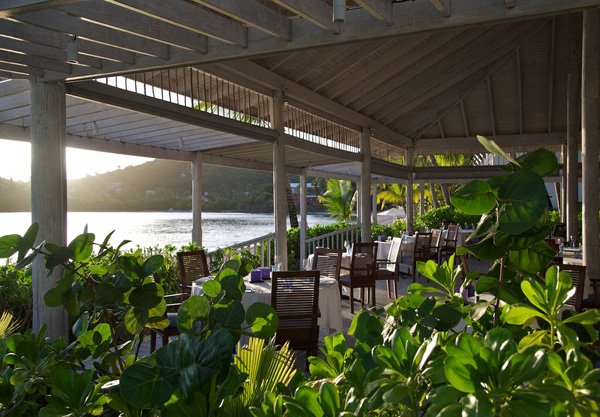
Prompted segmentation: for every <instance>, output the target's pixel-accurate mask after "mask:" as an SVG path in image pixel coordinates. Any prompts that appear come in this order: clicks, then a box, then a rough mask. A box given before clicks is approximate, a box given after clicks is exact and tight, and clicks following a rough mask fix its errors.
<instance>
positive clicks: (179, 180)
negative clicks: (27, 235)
mask: <svg viewBox="0 0 600 417" xmlns="http://www.w3.org/2000/svg"><path fill="white" fill-rule="evenodd" d="M202 186H203V193H204V196H205V200H204V201H203V206H202V209H203V210H205V211H226V210H231V211H234V210H235V211H244V212H272V211H273V194H272V187H273V179H272V174H271V173H268V172H257V171H250V170H240V169H234V168H225V167H216V166H212V165H205V166H204V167H203V178H202ZM67 194H68V209H69V210H70V211H144V210H169V209H174V210H191V208H192V200H191V194H192V180H191V164H190V163H186V162H175V161H166V160H158V159H157V160H154V161H150V162H146V163H145V164H142V165H137V166H129V167H127V168H123V169H118V170H116V171H112V172H107V173H105V174H99V175H95V176H88V177H86V178H81V179H76V180H71V181H69V182H68V191H67ZM28 210H30V184H29V183H28V182H19V181H12V180H7V179H2V178H0V211H28Z"/></svg>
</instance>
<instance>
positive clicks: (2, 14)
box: [0, 0, 84, 19]
mask: <svg viewBox="0 0 600 417" xmlns="http://www.w3.org/2000/svg"><path fill="white" fill-rule="evenodd" d="M80 1H84V0H3V1H2V3H0V19H1V18H6V17H10V16H13V15H17V14H22V13H28V12H34V11H36V10H42V9H52V8H54V7H57V6H62V5H65V4H71V3H77V2H80Z"/></svg>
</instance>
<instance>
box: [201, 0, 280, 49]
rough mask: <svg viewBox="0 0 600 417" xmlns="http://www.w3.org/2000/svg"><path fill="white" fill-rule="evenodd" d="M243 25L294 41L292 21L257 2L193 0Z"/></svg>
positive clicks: (253, 0) (244, 0) (243, 0)
mask: <svg viewBox="0 0 600 417" xmlns="http://www.w3.org/2000/svg"><path fill="white" fill-rule="evenodd" d="M193 1H194V3H198V4H200V5H201V6H204V7H207V8H209V9H212V10H214V11H217V12H219V13H222V14H224V15H226V16H229V17H231V18H233V19H236V20H239V21H240V22H242V23H245V24H248V25H250V26H254V27H255V28H257V29H260V30H262V31H263V32H266V33H268V34H270V35H273V36H276V37H278V38H282V39H285V40H287V41H289V40H292V24H291V22H290V20H289V19H288V18H287V17H285V16H283V15H281V14H279V13H277V12H276V11H275V10H273V9H271V8H269V7H267V6H265V5H263V4H261V3H259V2H257V1H256V0H193Z"/></svg>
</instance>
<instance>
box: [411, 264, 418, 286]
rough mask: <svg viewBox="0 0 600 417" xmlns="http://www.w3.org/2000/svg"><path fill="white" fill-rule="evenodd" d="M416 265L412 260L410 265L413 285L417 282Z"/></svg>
mask: <svg viewBox="0 0 600 417" xmlns="http://www.w3.org/2000/svg"><path fill="white" fill-rule="evenodd" d="M416 266H417V264H416V261H415V260H414V259H413V264H412V277H413V284H414V283H415V282H417V268H416Z"/></svg>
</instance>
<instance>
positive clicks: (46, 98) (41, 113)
mask: <svg viewBox="0 0 600 417" xmlns="http://www.w3.org/2000/svg"><path fill="white" fill-rule="evenodd" d="M65 100H66V96H65V84H64V83H63V82H49V83H44V82H41V81H39V80H37V79H36V78H32V79H31V128H30V140H31V217H32V221H33V222H35V223H38V224H39V225H40V229H39V234H38V238H37V241H36V245H37V244H39V243H40V242H41V241H46V242H47V243H54V244H58V245H65V244H66V236H67V206H66V195H67V183H66V164H65V159H66V107H65V102H66V101H65ZM23 232H25V231H23ZM44 263H45V261H44V258H43V257H41V256H40V257H38V258H37V259H36V260H35V262H34V263H33V267H32V268H33V269H32V286H33V330H34V331H38V330H39V329H40V328H41V327H42V325H44V324H46V325H47V330H46V337H49V338H50V339H51V340H56V339H59V338H61V337H64V336H67V335H68V333H69V330H68V323H67V313H66V310H65V309H64V308H63V307H48V306H46V303H45V302H44V295H45V294H46V292H47V291H48V290H50V289H51V288H55V287H56V283H57V282H58V281H59V279H60V268H55V269H54V273H53V274H52V276H50V277H47V276H46V268H45V266H44Z"/></svg>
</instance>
